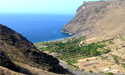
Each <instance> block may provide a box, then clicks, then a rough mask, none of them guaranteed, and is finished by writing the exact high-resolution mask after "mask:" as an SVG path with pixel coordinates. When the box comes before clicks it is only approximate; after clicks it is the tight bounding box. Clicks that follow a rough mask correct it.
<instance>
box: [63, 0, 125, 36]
mask: <svg viewBox="0 0 125 75" xmlns="http://www.w3.org/2000/svg"><path fill="white" fill-rule="evenodd" d="M124 9H125V0H114V1H112V0H109V1H108V0H107V1H104V0H103V1H92V2H84V4H83V5H82V6H80V7H79V8H78V10H77V12H76V15H75V17H74V18H73V19H72V20H71V21H70V22H69V23H68V24H67V25H66V26H64V28H63V31H64V32H69V33H73V34H75V35H84V36H86V37H87V38H92V37H99V36H116V35H119V34H121V35H123V34H124V29H125V23H124V22H125V19H124V18H125V13H123V12H125V10H124Z"/></svg>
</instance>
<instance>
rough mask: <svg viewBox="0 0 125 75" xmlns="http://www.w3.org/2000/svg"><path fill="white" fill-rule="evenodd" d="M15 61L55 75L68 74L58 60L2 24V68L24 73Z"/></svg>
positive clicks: (0, 47) (0, 37)
mask: <svg viewBox="0 0 125 75" xmlns="http://www.w3.org/2000/svg"><path fill="white" fill-rule="evenodd" d="M13 61H14V62H19V63H23V64H27V65H29V66H32V67H36V68H39V69H42V70H47V71H51V72H55V73H66V70H65V69H63V67H62V66H60V65H59V61H58V59H56V58H54V57H53V56H51V55H48V54H45V53H43V52H40V51H39V50H37V49H36V48H35V46H34V45H33V44H32V43H31V42H29V41H28V40H27V39H26V38H25V37H23V36H22V35H21V34H19V33H17V32H15V31H14V30H12V29H10V28H8V27H6V26H3V25H1V24H0V66H3V67H6V68H8V69H11V70H13V71H16V72H22V71H21V67H19V66H17V65H15V64H14V63H13ZM30 75H31V74H30Z"/></svg>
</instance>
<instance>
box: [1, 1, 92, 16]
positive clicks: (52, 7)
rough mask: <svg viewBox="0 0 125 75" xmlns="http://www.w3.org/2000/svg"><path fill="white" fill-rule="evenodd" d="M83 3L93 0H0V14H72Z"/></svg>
mask: <svg viewBox="0 0 125 75" xmlns="http://www.w3.org/2000/svg"><path fill="white" fill-rule="evenodd" d="M84 1H93V0H0V13H42V14H74V13H75V11H76V9H77V8H78V7H79V6H80V5H81V4H82V3H83V2H84Z"/></svg>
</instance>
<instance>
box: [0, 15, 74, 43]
mask: <svg viewBox="0 0 125 75" xmlns="http://www.w3.org/2000/svg"><path fill="white" fill-rule="evenodd" d="M73 17H74V16H73V15H47V14H0V24H4V25H6V26H8V27H10V28H12V29H13V30H15V31H17V32H18V33H20V34H22V35H23V36H25V37H26V38H27V39H28V40H29V41H31V42H33V43H37V42H44V41H52V40H57V39H62V38H67V37H71V36H70V35H68V34H65V33H63V32H62V28H63V26H64V25H66V24H67V23H68V22H69V21H70V20H71V19H72V18H73Z"/></svg>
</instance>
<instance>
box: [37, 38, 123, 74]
mask: <svg viewBox="0 0 125 75" xmlns="http://www.w3.org/2000/svg"><path fill="white" fill-rule="evenodd" d="M75 40H76V39H75ZM60 41H61V42H63V43H67V40H60ZM60 41H56V43H57V42H60ZM70 41H71V38H70ZM83 41H84V43H82V45H81V46H86V45H87V44H92V43H96V44H97V45H98V44H104V45H105V46H104V47H101V48H97V51H103V50H105V49H109V50H110V51H109V52H107V53H104V54H101V55H97V56H90V57H81V56H80V57H79V58H78V57H77V56H76V57H75V56H74V59H75V58H76V59H75V61H77V62H72V63H71V64H69V62H67V63H66V62H65V61H66V60H65V59H64V60H63V58H62V59H61V60H63V66H64V64H66V65H65V67H66V68H70V69H72V70H71V71H72V72H74V74H76V73H78V74H77V75H81V74H82V73H83V72H85V73H87V74H90V75H91V73H92V74H94V73H98V74H99V75H100V74H102V75H103V74H104V73H111V74H112V73H114V74H116V75H124V74H125V55H124V54H125V39H124V38H123V37H122V36H118V37H115V38H98V39H89V40H80V41H79V44H80V43H81V42H83ZM45 44H46V43H38V44H35V45H36V47H37V48H38V47H39V46H41V45H45ZM47 44H48V45H52V44H53V43H47ZM47 44H46V46H47ZM57 44H58V43H57ZM53 46H55V45H53ZM53 46H51V48H52V47H53ZM78 46H79V45H78ZM81 46H80V47H81ZM74 47H75V46H74ZM90 47H91V46H90ZM44 49H46V47H43V48H40V50H41V51H43V50H44ZM44 52H46V53H48V54H51V55H53V56H55V57H57V58H58V56H59V55H60V54H61V53H58V52H52V51H49V50H47V51H46V50H45V51H44ZM71 55H72V54H71ZM68 65H69V66H68ZM75 70H76V71H75ZM81 72H82V73H81ZM85 73H83V74H85ZM95 75H97V74H95Z"/></svg>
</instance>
